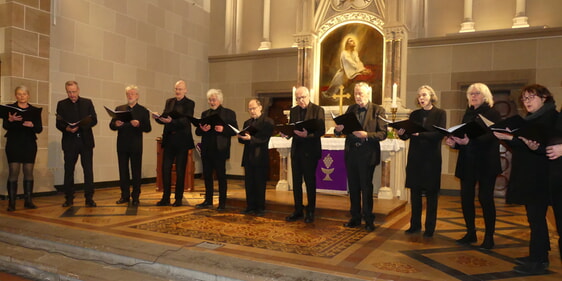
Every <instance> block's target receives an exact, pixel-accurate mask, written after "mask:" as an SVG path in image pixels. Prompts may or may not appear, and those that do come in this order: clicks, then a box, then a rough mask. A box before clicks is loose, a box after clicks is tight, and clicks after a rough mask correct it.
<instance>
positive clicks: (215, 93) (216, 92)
mask: <svg viewBox="0 0 562 281" xmlns="http://www.w3.org/2000/svg"><path fill="white" fill-rule="evenodd" d="M212 96H215V97H217V99H218V100H219V101H220V103H222V101H223V99H224V97H223V94H222V90H221V89H209V90H208V91H207V99H209V98H210V97H212Z"/></svg>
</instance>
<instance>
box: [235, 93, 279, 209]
mask: <svg viewBox="0 0 562 281" xmlns="http://www.w3.org/2000/svg"><path fill="white" fill-rule="evenodd" d="M262 109H263V108H262V105H261V102H260V101H259V100H258V99H251V100H250V101H249V102H248V112H249V113H250V119H248V120H246V122H244V126H243V128H247V127H249V126H253V127H254V128H256V132H255V133H254V134H253V135H250V134H248V133H246V134H244V135H240V134H238V142H239V143H242V144H244V153H243V155H242V166H243V167H244V172H245V175H244V181H245V183H244V184H245V188H246V209H245V210H244V211H242V213H243V214H252V213H253V214H255V215H257V216H263V215H264V212H265V187H266V183H267V172H268V169H269V151H268V146H269V138H271V134H272V133H273V120H272V119H271V118H269V117H267V116H265V115H263V114H262Z"/></svg>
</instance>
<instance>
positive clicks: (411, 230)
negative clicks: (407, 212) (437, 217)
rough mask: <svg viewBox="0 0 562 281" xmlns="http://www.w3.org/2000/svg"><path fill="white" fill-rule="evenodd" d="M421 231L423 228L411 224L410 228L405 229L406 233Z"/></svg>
mask: <svg viewBox="0 0 562 281" xmlns="http://www.w3.org/2000/svg"><path fill="white" fill-rule="evenodd" d="M420 232H421V228H418V227H411V226H410V228H408V229H406V230H405V231H404V233H406V234H414V233H420Z"/></svg>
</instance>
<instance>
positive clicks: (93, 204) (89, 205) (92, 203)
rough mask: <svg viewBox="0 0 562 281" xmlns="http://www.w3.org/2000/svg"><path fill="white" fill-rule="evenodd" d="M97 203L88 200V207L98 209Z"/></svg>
mask: <svg viewBox="0 0 562 281" xmlns="http://www.w3.org/2000/svg"><path fill="white" fill-rule="evenodd" d="M97 206H98V205H97V204H96V201H94V199H86V207H97Z"/></svg>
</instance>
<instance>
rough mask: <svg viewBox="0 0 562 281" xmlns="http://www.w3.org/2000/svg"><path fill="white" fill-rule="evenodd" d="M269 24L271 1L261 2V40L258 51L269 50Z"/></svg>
mask: <svg viewBox="0 0 562 281" xmlns="http://www.w3.org/2000/svg"><path fill="white" fill-rule="evenodd" d="M270 23H271V0H264V1H263V23H262V24H263V31H262V32H263V36H262V37H263V38H262V39H263V40H262V41H261V43H260V47H259V48H258V50H269V49H271V41H270V40H269V26H270Z"/></svg>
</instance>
